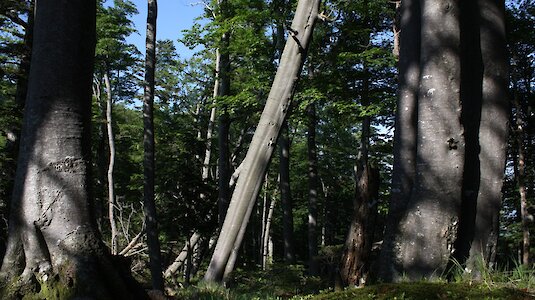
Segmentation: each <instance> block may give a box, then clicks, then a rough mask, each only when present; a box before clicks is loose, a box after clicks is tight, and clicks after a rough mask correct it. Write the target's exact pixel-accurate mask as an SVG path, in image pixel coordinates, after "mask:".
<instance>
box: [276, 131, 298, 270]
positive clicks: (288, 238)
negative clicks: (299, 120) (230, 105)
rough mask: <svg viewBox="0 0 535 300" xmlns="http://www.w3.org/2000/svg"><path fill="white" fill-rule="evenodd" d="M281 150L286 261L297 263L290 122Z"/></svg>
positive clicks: (281, 141) (281, 191)
mask: <svg viewBox="0 0 535 300" xmlns="http://www.w3.org/2000/svg"><path fill="white" fill-rule="evenodd" d="M279 149H280V166H279V173H280V183H279V184H280V186H279V189H280V193H281V206H282V225H283V227H282V230H283V234H282V235H283V239H284V261H285V262H286V263H287V264H294V263H295V253H294V224H293V219H294V218H293V208H292V193H291V189H290V140H289V139H288V122H287V121H284V123H283V125H282V128H281V134H280V136H279Z"/></svg>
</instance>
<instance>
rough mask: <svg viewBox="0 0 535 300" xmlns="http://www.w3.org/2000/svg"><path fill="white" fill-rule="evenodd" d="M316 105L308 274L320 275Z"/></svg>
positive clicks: (312, 112) (311, 124)
mask: <svg viewBox="0 0 535 300" xmlns="http://www.w3.org/2000/svg"><path fill="white" fill-rule="evenodd" d="M315 105H316V104H315V103H310V104H309V105H308V107H307V127H308V132H307V152H308V273H309V275H311V276H318V275H319V264H318V260H317V256H318V232H317V221H318V156H317V153H316V122H317V121H316V106H315Z"/></svg>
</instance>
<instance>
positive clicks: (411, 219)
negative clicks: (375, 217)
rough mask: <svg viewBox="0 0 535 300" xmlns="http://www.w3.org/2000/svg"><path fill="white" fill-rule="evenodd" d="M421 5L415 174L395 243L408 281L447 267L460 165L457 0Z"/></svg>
mask: <svg viewBox="0 0 535 300" xmlns="http://www.w3.org/2000/svg"><path fill="white" fill-rule="evenodd" d="M420 5H421V11H422V14H421V15H422V19H421V52H420V54H421V57H420V66H421V69H420V71H421V73H420V86H419V95H418V123H417V124H418V126H417V131H418V136H417V139H416V141H417V144H418V151H417V155H416V174H415V175H416V177H415V183H414V188H413V193H412V194H411V198H410V199H409V203H408V206H407V210H406V213H405V215H404V218H403V219H402V221H401V223H400V226H399V230H400V238H399V245H398V249H399V256H400V257H399V261H400V264H401V267H402V268H401V269H402V272H403V273H404V274H405V276H406V277H407V278H408V279H410V280H419V279H422V278H436V277H438V276H440V275H441V274H442V273H443V271H444V270H445V269H446V265H447V264H448V261H449V259H450V256H451V254H452V253H451V252H452V250H453V243H454V241H455V240H456V239H457V226H458V222H459V217H458V214H459V211H460V205H461V186H462V175H463V174H462V172H463V166H464V136H463V128H462V126H461V123H460V117H461V116H460V111H461V107H460V95H459V94H460V93H459V91H460V61H459V43H460V39H459V20H458V14H459V8H458V6H457V5H458V3H457V2H456V1H449V0H448V1H443V0H432V1H423V0H422V1H420Z"/></svg>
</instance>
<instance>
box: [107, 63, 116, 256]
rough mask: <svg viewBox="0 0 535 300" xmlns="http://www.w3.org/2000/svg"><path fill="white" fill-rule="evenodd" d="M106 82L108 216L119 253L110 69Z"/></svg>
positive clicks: (112, 251)
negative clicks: (108, 153) (108, 152)
mask: <svg viewBox="0 0 535 300" xmlns="http://www.w3.org/2000/svg"><path fill="white" fill-rule="evenodd" d="M104 83H105V85H106V95H107V98H106V126H107V127H106V129H107V132H108V147H109V151H110V156H109V162H108V218H109V219H110V229H111V243H110V245H111V254H113V255H117V251H118V246H117V244H118V241H117V236H118V233H117V223H116V220H115V205H116V204H115V186H114V182H113V169H114V166H115V137H114V135H113V125H112V109H113V98H112V91H111V84H110V78H109V76H108V70H107V68H106V71H105V72H104Z"/></svg>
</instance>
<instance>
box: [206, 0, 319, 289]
mask: <svg viewBox="0 0 535 300" xmlns="http://www.w3.org/2000/svg"><path fill="white" fill-rule="evenodd" d="M319 3H320V1H318V0H312V1H308V0H301V1H299V3H298V5H297V9H296V13H295V17H294V20H293V22H292V25H291V32H290V35H291V38H289V39H288V41H287V42H286V46H285V48H284V51H283V54H282V58H281V63H280V66H279V68H278V69H277V74H276V75H275V79H274V81H273V85H272V88H271V91H270V94H269V96H268V100H267V102H266V106H265V108H264V111H263V113H262V116H261V117H260V121H259V123H258V127H257V129H256V131H255V134H254V136H253V139H252V141H251V145H250V146H249V150H248V151H247V155H246V157H245V159H244V162H243V164H244V165H243V169H242V171H241V174H240V177H239V179H238V182H237V183H236V188H235V190H234V193H233V195H232V198H231V202H230V206H229V209H228V211H227V216H226V217H225V222H224V223H223V227H222V229H221V233H220V235H219V238H218V240H217V244H216V248H215V250H214V254H213V256H212V259H211V261H210V265H209V266H208V270H207V272H206V274H205V277H204V279H205V280H206V281H221V280H222V279H223V274H224V273H227V274H228V273H230V271H231V270H232V269H233V268H234V263H235V261H229V258H230V256H231V252H233V251H234V252H237V250H238V249H239V247H240V246H241V241H242V239H243V235H244V233H245V229H246V225H247V221H248V219H249V216H250V215H251V211H252V209H253V206H254V203H255V200H256V198H257V196H258V193H259V191H260V186H261V185H262V180H263V178H264V174H265V171H266V168H267V165H268V163H269V160H270V158H271V154H272V152H273V148H274V146H275V145H276V142H277V138H278V135H279V131H280V127H281V125H282V122H283V120H284V118H285V117H286V113H287V110H288V106H289V102H290V100H291V98H292V95H293V91H294V89H295V85H296V84H297V80H298V78H299V73H300V72H301V69H302V65H303V62H304V60H305V57H306V56H305V55H306V51H307V49H308V45H309V42H310V38H311V36H312V31H313V28H314V24H315V22H316V19H317V18H318V9H319Z"/></svg>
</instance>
